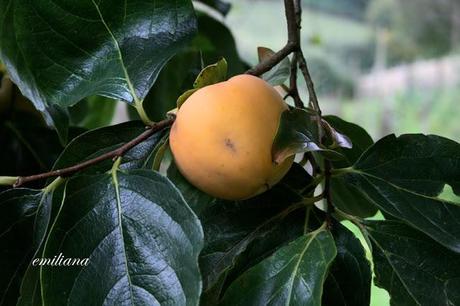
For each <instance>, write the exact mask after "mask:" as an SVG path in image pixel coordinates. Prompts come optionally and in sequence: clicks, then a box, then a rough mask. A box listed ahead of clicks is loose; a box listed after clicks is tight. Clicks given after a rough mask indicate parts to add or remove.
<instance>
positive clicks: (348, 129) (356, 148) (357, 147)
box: [323, 115, 374, 168]
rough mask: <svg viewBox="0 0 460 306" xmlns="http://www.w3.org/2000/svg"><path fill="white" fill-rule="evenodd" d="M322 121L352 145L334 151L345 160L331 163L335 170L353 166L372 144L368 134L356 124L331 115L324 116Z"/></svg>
mask: <svg viewBox="0 0 460 306" xmlns="http://www.w3.org/2000/svg"><path fill="white" fill-rule="evenodd" d="M323 119H325V120H326V121H327V122H328V123H329V124H330V125H331V126H332V127H333V128H334V129H335V130H336V131H337V132H339V133H341V134H344V135H346V136H347V137H348V138H349V139H350V140H351V142H352V144H353V146H352V147H351V148H337V149H336V150H337V151H338V152H340V153H341V154H342V155H343V156H345V159H344V160H343V161H340V162H333V165H334V167H335V168H345V167H349V166H351V165H353V164H354V163H355V162H356V161H357V160H358V158H359V157H360V156H361V154H363V153H364V151H366V150H367V148H369V147H370V146H371V145H373V144H374V141H373V140H372V137H371V136H370V135H369V133H367V132H366V130H365V129H363V128H362V127H360V126H359V125H357V124H354V123H351V122H348V121H345V120H343V119H341V118H339V117H337V116H331V115H329V116H324V117H323Z"/></svg>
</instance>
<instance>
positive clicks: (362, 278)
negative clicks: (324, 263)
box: [322, 222, 372, 306]
mask: <svg viewBox="0 0 460 306" xmlns="http://www.w3.org/2000/svg"><path fill="white" fill-rule="evenodd" d="M331 232H332V235H333V237H334V240H335V245H336V248H337V256H336V257H335V260H334V263H333V264H332V266H331V269H330V271H329V275H328V277H327V279H326V283H325V284H324V289H323V292H324V293H323V303H322V305H324V306H327V305H330V306H340V305H343V306H346V305H354V306H368V305H369V303H370V294H371V277H372V271H371V266H370V263H369V261H368V260H367V258H366V252H365V250H364V248H363V245H362V244H361V242H360V241H359V240H358V239H357V238H356V237H355V235H354V234H353V233H352V232H350V231H349V230H348V229H347V228H346V227H345V226H343V225H342V224H340V223H339V222H334V223H333V225H332V229H331Z"/></svg>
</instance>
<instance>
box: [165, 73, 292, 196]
mask: <svg viewBox="0 0 460 306" xmlns="http://www.w3.org/2000/svg"><path fill="white" fill-rule="evenodd" d="M285 110H287V105H286V103H285V102H284V100H283V99H282V97H281V96H280V94H279V93H278V92H277V91H276V90H275V89H274V88H273V87H272V86H270V85H269V84H268V83H266V82H265V81H263V80H262V79H260V78H257V77H254V76H251V75H238V76H235V77H233V78H231V79H229V80H228V81H225V82H221V83H217V84H214V85H209V86H206V87H203V88H201V89H199V90H198V91H196V92H195V93H193V94H192V95H191V96H190V97H189V98H188V99H187V100H186V101H185V103H184V104H183V105H182V106H181V108H180V109H179V110H178V112H177V115H176V116H177V117H176V120H175V122H174V124H173V126H172V127H171V132H170V146H171V151H172V153H173V156H174V160H175V163H176V165H177V167H178V169H179V171H180V172H181V173H182V175H184V177H185V178H186V179H187V180H188V181H189V182H190V183H192V184H193V185H194V186H196V187H197V188H198V189H200V190H202V191H204V192H206V193H208V194H210V195H212V196H215V197H217V198H222V199H228V200H240V199H247V198H250V197H253V196H255V195H257V194H259V193H262V192H264V191H265V190H267V189H269V188H270V187H272V186H273V185H275V184H276V183H278V182H279V181H280V180H281V178H282V177H283V176H284V175H285V174H286V172H287V171H288V170H289V168H290V167H291V165H292V162H293V157H290V158H288V159H286V160H285V161H283V162H282V163H280V164H275V163H274V162H273V159H272V145H273V140H274V138H275V136H276V133H277V130H278V126H279V122H280V118H281V113H282V112H283V111H285Z"/></svg>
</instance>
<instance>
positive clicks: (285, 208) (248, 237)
mask: <svg viewBox="0 0 460 306" xmlns="http://www.w3.org/2000/svg"><path fill="white" fill-rule="evenodd" d="M301 200H302V198H301V197H300V196H299V195H297V194H296V193H293V192H292V191H290V190H289V189H287V188H286V187H283V186H275V187H274V188H273V189H271V190H270V191H268V192H266V193H264V194H262V195H260V196H258V197H255V198H252V199H250V200H245V201H239V202H231V201H219V200H216V201H215V202H213V203H212V205H210V206H209V207H208V208H206V209H205V210H204V211H201V213H200V220H201V222H202V225H203V229H204V233H205V246H204V248H203V251H202V252H201V255H200V268H201V271H202V274H203V282H204V290H205V291H206V290H209V289H210V288H211V287H213V286H214V285H215V284H216V283H217V281H218V280H219V278H220V277H221V276H222V275H223V274H225V273H226V272H227V271H229V270H231V269H232V268H233V267H234V264H235V261H236V260H237V259H238V258H239V257H240V256H241V255H242V253H243V252H244V251H246V250H247V248H248V246H250V245H251V244H252V243H253V242H254V241H256V240H258V239H261V238H262V237H265V236H272V235H275V236H276V235H277V233H278V231H280V230H281V232H280V233H281V235H280V236H281V237H280V239H279V238H276V239H274V238H273V237H267V238H268V239H272V240H274V241H275V243H274V242H273V241H272V242H269V241H267V243H266V245H265V249H264V252H261V253H265V252H267V251H268V250H271V249H273V248H276V247H278V246H279V245H280V244H284V243H285V242H287V241H289V240H292V239H293V238H297V237H298V236H300V235H302V233H303V218H304V216H305V214H302V216H301V220H300V222H298V223H297V224H300V231H297V227H296V225H294V224H295V223H293V222H292V220H298V219H297V218H296V217H295V216H294V217H293V216H289V215H290V213H291V212H292V211H293V210H295V209H299V207H298V206H295V205H294V204H295V203H299V202H300V201H301ZM288 216H289V217H288ZM291 217H292V219H291ZM286 219H288V220H289V221H291V222H290V223H289V226H291V227H292V228H295V234H294V237H292V236H291V233H290V231H289V230H288V229H286V227H284V226H283V225H282V223H283V222H284V220H286ZM287 228H289V227H287ZM273 244H274V245H273ZM259 255H260V254H259Z"/></svg>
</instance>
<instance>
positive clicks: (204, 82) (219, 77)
mask: <svg viewBox="0 0 460 306" xmlns="http://www.w3.org/2000/svg"><path fill="white" fill-rule="evenodd" d="M226 79H227V61H226V60H225V58H222V59H220V60H219V61H218V62H217V63H215V64H212V65H209V66H207V67H205V68H204V69H203V70H201V72H200V73H199V74H198V76H197V77H196V79H195V82H194V83H193V89H189V90H187V91H186V92H184V93H183V94H181V95H180V96H179V98H178V99H177V107H178V108H180V107H181V106H182V104H184V103H185V101H186V100H187V99H188V98H189V97H190V96H191V95H192V94H193V93H194V92H195V91H197V90H198V89H200V88H203V87H206V86H209V85H213V84H216V83H220V82H223V81H225V80H226Z"/></svg>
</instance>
